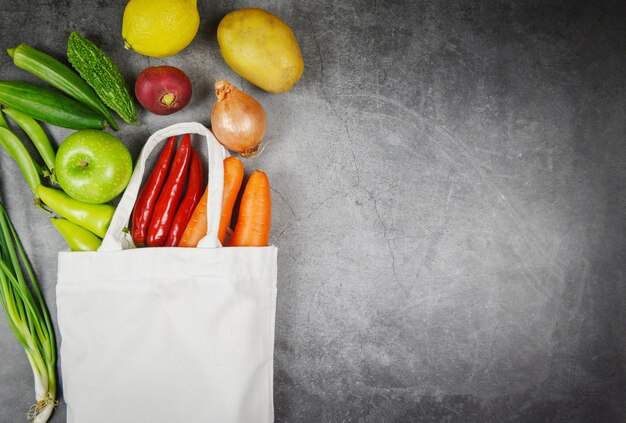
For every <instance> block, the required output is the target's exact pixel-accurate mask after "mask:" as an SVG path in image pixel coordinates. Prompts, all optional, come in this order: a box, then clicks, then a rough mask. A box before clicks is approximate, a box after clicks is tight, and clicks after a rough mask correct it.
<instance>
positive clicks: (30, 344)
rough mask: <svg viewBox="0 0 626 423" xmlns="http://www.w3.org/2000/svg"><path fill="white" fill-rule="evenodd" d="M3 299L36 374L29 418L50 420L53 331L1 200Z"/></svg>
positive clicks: (53, 397) (0, 287)
mask: <svg viewBox="0 0 626 423" xmlns="http://www.w3.org/2000/svg"><path fill="white" fill-rule="evenodd" d="M33 294H34V296H33ZM0 302H1V303H2V309H3V310H4V314H5V316H6V318H7V322H8V323H9V327H10V328H11V330H12V331H13V334H14V335H15V338H17V340H18V341H19V343H20V344H22V347H24V350H25V351H26V356H27V357H28V361H29V362H30V365H31V367H32V369H33V375H34V377H35V399H36V400H37V403H36V404H34V405H33V406H32V407H31V409H30V410H29V412H28V417H29V419H30V420H32V421H33V422H35V423H44V422H47V421H48V419H49V417H50V415H51V414H52V411H53V410H54V407H55V406H56V404H57V401H56V390H57V386H56V342H55V339H54V330H53V328H52V322H51V321H50V315H49V313H48V309H47V307H46V304H45V302H44V299H43V296H42V295H41V291H40V290H39V286H38V284H37V279H36V278H35V274H34V272H33V269H32V266H31V264H30V262H29V261H28V258H27V257H26V253H25V252H24V248H23V247H22V243H21V242H20V240H19V237H18V235H17V232H16V231H15V228H14V227H13V224H12V223H11V220H10V218H9V215H8V214H7V212H6V210H5V208H4V206H3V205H2V204H1V203H0Z"/></svg>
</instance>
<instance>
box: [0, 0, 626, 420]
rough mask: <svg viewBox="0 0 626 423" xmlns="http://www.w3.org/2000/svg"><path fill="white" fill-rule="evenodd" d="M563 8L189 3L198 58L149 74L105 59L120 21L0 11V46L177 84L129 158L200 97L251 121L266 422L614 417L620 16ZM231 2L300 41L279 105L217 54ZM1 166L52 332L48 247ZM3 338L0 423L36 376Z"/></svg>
mask: <svg viewBox="0 0 626 423" xmlns="http://www.w3.org/2000/svg"><path fill="white" fill-rule="evenodd" d="M578 3H579V2H567V1H554V2H547V3H546V2H513V1H502V2H492V3H481V4H471V5H459V4H458V2H452V1H438V2H409V1H397V2H385V3H381V2H376V1H355V2H351V1H343V0H340V1H326V0H323V1H321V2H317V3H315V4H311V3H310V2H270V1H261V2H257V3H255V4H250V3H243V2H234V3H232V2H222V1H218V2H211V3H206V2H200V5H199V7H200V13H201V16H202V26H201V30H200V32H199V34H198V36H197V37H196V39H195V40H194V42H193V43H192V44H191V46H190V47H189V48H188V49H186V50H185V51H184V52H182V53H181V54H179V55H176V56H174V57H171V58H165V59H148V58H144V57H140V56H138V55H136V54H134V53H132V52H127V51H125V50H123V48H122V45H121V40H120V37H119V23H120V22H121V15H122V11H123V6H124V2H106V3H105V2H99V1H91V0H90V1H87V2H81V3H80V7H78V6H77V5H78V2H73V1H64V2H56V3H47V4H39V5H37V6H35V5H34V4H27V3H26V2H24V3H23V4H22V3H20V4H17V3H12V2H8V1H0V5H1V7H0V10H2V14H1V15H0V24H1V25H0V28H2V29H1V31H2V37H0V38H1V39H2V43H3V46H1V47H2V48H7V47H13V46H15V45H17V44H18V43H20V42H26V43H29V44H32V45H34V46H36V47H39V48H41V49H44V50H46V51H49V52H51V53H53V54H54V55H56V56H57V57H63V50H64V45H65V39H66V37H67V34H68V33H69V32H70V31H71V30H79V31H81V32H83V33H85V34H86V35H88V36H91V37H92V38H93V40H94V41H97V42H98V43H99V44H100V45H101V46H102V47H103V48H104V49H105V50H106V51H107V52H108V53H110V54H111V56H112V57H113V59H114V60H115V61H116V62H117V63H119V64H120V67H121V68H122V71H123V73H124V74H125V75H126V76H127V77H128V79H129V81H133V76H134V75H136V74H137V73H138V72H139V71H140V70H141V69H143V68H144V67H146V66H149V65H156V64H170V65H175V66H179V67H180V68H182V69H183V70H185V71H186V72H188V74H189V75H190V77H191V79H192V82H193V86H194V93H195V94H194V98H193V100H192V103H191V104H190V106H189V107H188V108H187V109H185V110H183V111H182V112H180V113H178V114H175V115H171V116H169V117H165V118H156V117H155V116H151V115H149V114H148V113H142V114H141V116H140V118H141V121H142V125H141V126H140V127H138V128H130V127H124V128H123V130H122V131H121V133H120V136H121V137H122V139H124V141H125V142H126V143H127V144H128V145H129V147H130V149H131V152H132V153H133V156H134V157H136V156H137V154H138V152H139V150H140V148H141V145H142V141H143V140H145V139H146V138H147V136H148V135H149V134H150V133H151V132H153V131H154V130H156V129H158V128H161V127H164V126H167V125H169V124H171V123H175V122H180V121H185V120H195V121H200V122H202V123H204V124H207V125H208V124H209V114H210V108H211V106H212V104H213V99H212V94H211V84H212V82H213V80H215V79H217V78H221V77H225V78H226V79H229V80H231V81H232V82H235V83H237V84H240V85H241V86H242V88H243V89H244V90H245V91H246V92H248V93H251V94H252V95H253V96H255V97H256V98H257V99H258V100H259V101H260V102H261V103H262V104H263V105H264V106H265V108H266V111H267V114H268V122H269V126H268V133H267V141H268V145H267V148H266V150H265V152H264V153H263V154H262V155H261V156H260V157H257V158H254V159H251V160H248V161H246V169H247V170H248V172H250V171H251V170H252V169H254V168H263V169H264V170H265V171H266V172H267V173H268V175H269V177H270V180H271V183H272V205H273V219H272V225H273V229H272V242H273V243H274V244H275V245H277V246H278V247H279V250H280V253H279V295H278V304H277V323H276V348H275V403H276V421H279V422H410V421H415V422H417V421H448V422H456V421H459V422H466V421H476V422H491V421H493V422H501V421H519V422H526V421H553V422H587V421H602V422H613V421H615V422H617V421H622V420H623V415H624V412H625V410H624V403H625V402H624V400H625V399H626V398H625V397H624V392H626V389H625V388H626V374H625V372H624V358H625V357H624V351H625V350H626V336H625V335H624V330H623V328H624V324H625V323H626V319H625V314H624V311H623V310H624V309H625V306H626V288H625V287H624V272H625V271H626V267H625V264H624V263H625V261H624V254H625V253H626V245H625V243H624V239H625V236H626V221H625V220H624V215H623V210H624V207H625V206H626V191H625V190H624V186H625V182H626V170H625V167H624V160H625V159H626V148H625V147H624V135H625V133H626V129H625V122H626V116H625V115H626V111H625V107H624V106H625V104H624V98H625V94H626V92H625V85H624V77H623V69H624V66H625V65H626V49H625V48H624V47H625V46H624V41H623V40H624V37H625V35H626V31H625V24H624V22H625V21H626V20H625V18H626V11H625V10H624V5H623V4H617V2H608V1H607V2H599V3H598V2H596V3H593V4H578ZM244 6H258V7H263V8H266V9H268V10H270V11H271V12H273V13H275V14H277V15H279V16H280V17H282V18H283V19H284V20H285V21H286V22H287V23H289V24H290V25H291V26H292V28H293V29H294V32H295V34H296V36H297V38H298V40H299V42H300V46H301V49H302V53H303V56H304V60H305V64H306V67H305V73H304V76H303V78H302V80H301V81H300V82H299V83H298V84H297V85H296V87H295V88H294V89H293V90H292V91H290V92H289V93H287V94H283V95H271V94H267V93H263V92H261V91H260V90H259V89H257V88H255V87H253V86H251V85H250V84H248V83H245V82H242V81H241V79H240V78H239V77H238V76H236V75H235V74H234V73H233V72H232V71H231V70H229V69H228V68H227V67H226V65H225V64H224V62H223V60H222V59H221V57H220V53H219V50H218V49H217V46H216V42H215V29H216V26H217V23H218V22H219V19H220V18H221V17H222V16H223V15H224V14H225V13H227V12H228V11H230V10H232V9H235V8H239V7H244ZM0 65H1V68H0V69H1V71H0V72H1V73H2V75H1V79H25V80H31V81H32V80H34V79H33V78H32V77H30V76H29V75H26V74H25V73H24V72H22V71H19V70H17V69H15V68H14V67H13V66H12V65H11V64H10V62H9V59H8V57H7V56H6V55H3V56H1V57H0ZM49 132H50V133H51V135H52V136H53V138H54V139H55V141H56V142H57V143H58V142H60V141H61V140H62V139H63V138H64V137H65V136H66V135H67V134H69V131H65V130H60V129H58V128H50V129H49ZM0 165H1V175H2V176H1V177H2V179H1V180H0V193H1V195H2V198H3V200H4V202H5V203H6V204H7V206H8V208H9V212H10V213H11V215H12V216H14V219H15V220H16V225H17V226H18V230H20V231H21V233H22V234H23V235H22V237H23V238H24V243H25V246H26V249H27V251H28V252H29V254H30V257H31V259H32V261H33V262H34V263H35V265H36V270H37V272H38V275H39V277H40V279H41V281H42V284H43V285H44V287H45V295H46V298H47V299H48V303H49V304H50V305H51V311H52V313H53V314H54V313H55V308H54V284H55V280H54V279H55V274H56V251H58V250H59V249H62V248H64V246H63V243H62V241H61V239H60V238H59V237H58V235H57V234H56V233H54V230H53V229H52V228H51V227H50V225H49V224H48V222H47V218H46V216H44V215H43V214H42V213H41V212H40V211H39V210H35V209H34V208H33V207H31V206H30V200H29V199H28V195H26V194H27V192H28V191H27V188H26V185H25V184H24V182H23V181H22V178H21V176H20V174H19V171H18V169H17V167H16V166H15V165H14V164H13V163H12V162H11V161H10V160H9V159H8V157H7V156H6V155H5V154H0ZM0 340H1V341H2V342H0V356H1V357H2V358H3V360H2V361H1V362H0V403H1V404H2V406H1V407H0V421H2V422H4V421H7V422H14V421H21V420H22V419H23V414H24V412H25V410H27V409H28V405H29V404H30V398H31V392H32V389H31V379H30V377H31V376H30V374H29V370H28V365H27V364H26V363H25V360H24V359H23V352H22V351H21V350H20V348H19V347H18V346H17V344H16V342H14V341H13V339H12V335H11V334H10V333H9V331H8V328H7V326H6V324H5V323H4V320H3V319H0ZM64 420H65V410H64V408H63V405H61V406H60V408H59V410H58V411H57V412H56V413H55V415H54V417H53V419H52V421H53V422H61V421H64Z"/></svg>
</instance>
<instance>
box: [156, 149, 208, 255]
mask: <svg viewBox="0 0 626 423" xmlns="http://www.w3.org/2000/svg"><path fill="white" fill-rule="evenodd" d="M190 166H191V167H190V168H189V181H188V182H187V191H186V192H185V196H184V197H183V200H182V201H181V202H180V206H178V210H177V211H176V216H174V222H172V226H171V227H170V233H169V234H168V235H167V240H166V241H165V246H166V247H176V246H178V243H179V242H180V239H181V238H182V236H183V233H184V232H185V228H186V227H187V224H188V223H189V219H191V214H192V213H193V211H194V210H195V209H196V206H197V205H198V202H199V201H200V197H202V193H203V192H204V171H203V170H202V160H201V159H200V156H199V155H198V153H196V151H195V150H194V149H193V148H192V149H191V165H190Z"/></svg>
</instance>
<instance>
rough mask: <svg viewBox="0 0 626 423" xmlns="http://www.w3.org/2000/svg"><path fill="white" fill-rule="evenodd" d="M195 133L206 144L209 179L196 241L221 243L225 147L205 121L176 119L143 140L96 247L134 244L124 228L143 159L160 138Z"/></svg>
mask: <svg viewBox="0 0 626 423" xmlns="http://www.w3.org/2000/svg"><path fill="white" fill-rule="evenodd" d="M183 134H197V135H200V136H201V137H204V138H205V139H206V142H207V147H208V158H209V183H208V189H209V193H208V198H207V218H208V222H207V234H206V236H205V237H204V238H202V240H200V242H199V243H198V247H199V248H218V247H221V244H220V242H219V240H218V239H217V233H218V230H219V226H220V219H219V217H220V216H221V214H222V193H223V191H224V159H225V158H226V150H225V149H224V147H223V146H222V145H221V144H220V143H219V142H218V141H217V139H215V137H214V136H213V134H212V133H211V131H209V130H208V129H207V128H206V127H204V125H202V124H200V123H196V122H186V123H177V124H175V125H172V126H168V127H167V128H164V129H161V130H160V131H157V132H155V133H154V134H152V136H151V137H150V138H148V141H146V144H145V145H144V146H143V148H142V150H141V153H140V154H139V158H138V159H137V163H136V165H135V170H134V171H133V175H132V176H131V178H130V182H129V183H128V186H127V187H126V190H125V191H124V195H123V196H122V198H121V200H120V202H119V204H118V206H117V209H116V210H115V214H113V219H112V220H111V224H110V225H109V229H108V231H107V233H106V235H105V236H104V238H103V240H102V245H101V246H100V248H98V251H120V250H123V249H127V248H133V247H134V244H133V242H132V238H131V236H130V234H127V233H125V232H124V228H125V227H126V226H127V225H128V221H129V219H130V216H131V213H132V211H133V207H134V205H135V201H136V200H137V195H138V194H139V188H141V182H142V180H143V175H144V172H145V171H146V160H147V159H148V156H150V153H151V152H152V150H154V148H155V147H156V146H157V145H158V144H160V143H161V142H162V141H164V140H167V139H168V138H169V137H172V136H177V135H183Z"/></svg>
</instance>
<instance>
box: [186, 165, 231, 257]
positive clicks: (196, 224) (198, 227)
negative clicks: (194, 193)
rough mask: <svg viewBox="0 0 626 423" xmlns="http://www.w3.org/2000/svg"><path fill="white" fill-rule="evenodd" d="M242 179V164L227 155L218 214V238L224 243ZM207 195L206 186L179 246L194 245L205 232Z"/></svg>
mask: <svg viewBox="0 0 626 423" xmlns="http://www.w3.org/2000/svg"><path fill="white" fill-rule="evenodd" d="M242 180H243V164H242V163H241V160H239V159H238V158H236V157H232V156H231V157H227V158H226V159H225V160H224V194H223V195H222V215H221V216H220V228H219V232H218V235H217V237H218V239H219V240H220V242H221V243H222V244H224V237H225V236H226V230H227V229H228V227H229V226H230V219H231V216H232V214H233V207H234V205H235V201H236V200H237V195H239V188H241V181H242ZM207 195H208V187H207V189H205V190H204V194H203V195H202V198H201V199H200V202H199V203H198V205H197V206H196V208H195V210H194V211H193V214H192V215H191V219H190V220H189V223H188V224H187V227H186V228H185V232H184V233H183V236H182V238H181V239H180V242H179V243H178V246H179V247H196V246H197V245H198V242H200V240H201V239H202V238H204V236H205V235H206V233H207V216H206V208H207Z"/></svg>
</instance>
